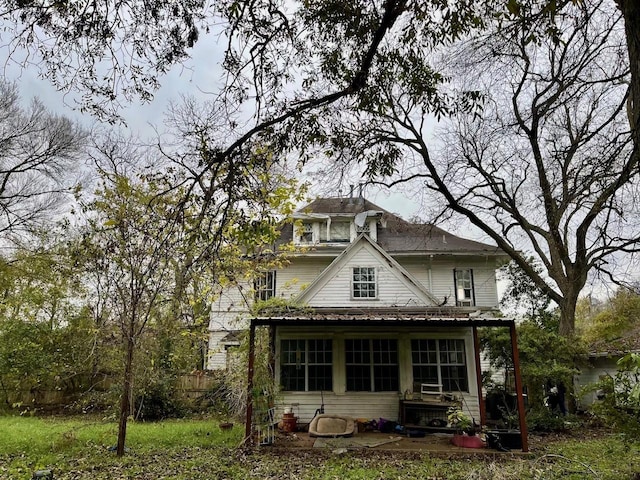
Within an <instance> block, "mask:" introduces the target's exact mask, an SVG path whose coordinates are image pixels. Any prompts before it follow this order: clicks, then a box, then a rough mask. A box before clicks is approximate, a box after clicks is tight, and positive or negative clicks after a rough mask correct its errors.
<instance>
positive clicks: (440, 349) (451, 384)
mask: <svg viewBox="0 0 640 480" xmlns="http://www.w3.org/2000/svg"><path fill="white" fill-rule="evenodd" d="M411 355H412V358H413V381H414V383H435V384H441V385H442V390H443V391H445V392H468V391H469V381H468V379H467V365H466V355H465V349H464V340H458V339H439V340H436V339H413V340H411Z"/></svg>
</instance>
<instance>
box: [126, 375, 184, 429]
mask: <svg viewBox="0 0 640 480" xmlns="http://www.w3.org/2000/svg"><path fill="white" fill-rule="evenodd" d="M135 411H136V418H138V419H141V420H151V421H156V420H164V419H167V418H180V417H183V416H184V415H185V414H186V409H185V407H184V405H183V404H182V401H181V399H180V398H178V397H177V396H176V394H175V388H174V385H173V382H172V381H170V380H169V381H168V380H160V381H156V382H154V383H151V384H149V385H148V386H147V387H146V388H145V389H144V390H143V391H142V392H140V393H139V394H138V395H137V397H136V399H135Z"/></svg>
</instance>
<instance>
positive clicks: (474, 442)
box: [451, 433, 485, 448]
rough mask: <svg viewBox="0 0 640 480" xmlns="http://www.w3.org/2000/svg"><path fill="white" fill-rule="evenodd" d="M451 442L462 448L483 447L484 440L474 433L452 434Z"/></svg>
mask: <svg viewBox="0 0 640 480" xmlns="http://www.w3.org/2000/svg"><path fill="white" fill-rule="evenodd" d="M451 443H453V444H454V445H455V446H456V447H464V448H484V446H485V445H484V442H483V441H482V440H481V439H480V437H477V436H475V435H473V436H469V435H464V434H458V433H456V434H454V435H453V438H452V439H451Z"/></svg>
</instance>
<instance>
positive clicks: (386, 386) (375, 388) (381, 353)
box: [345, 339, 399, 392]
mask: <svg viewBox="0 0 640 480" xmlns="http://www.w3.org/2000/svg"><path fill="white" fill-rule="evenodd" d="M345 355H346V367H347V390H348V391H352V392H397V391H398V389H399V384H398V342H397V340H390V339H350V340H345Z"/></svg>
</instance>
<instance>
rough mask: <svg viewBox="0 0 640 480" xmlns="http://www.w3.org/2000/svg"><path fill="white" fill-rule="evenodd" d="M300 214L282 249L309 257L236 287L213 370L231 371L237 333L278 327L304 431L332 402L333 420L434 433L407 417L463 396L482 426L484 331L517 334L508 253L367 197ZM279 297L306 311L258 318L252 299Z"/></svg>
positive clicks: (278, 375)
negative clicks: (501, 282)
mask: <svg viewBox="0 0 640 480" xmlns="http://www.w3.org/2000/svg"><path fill="white" fill-rule="evenodd" d="M294 217H295V220H296V222H295V224H293V225H292V224H289V225H287V226H285V227H284V229H283V231H282V236H281V241H282V242H293V244H294V245H295V246H297V247H299V250H297V252H298V253H295V254H294V255H293V256H292V257H291V258H290V261H289V263H288V265H287V266H286V268H282V269H280V270H277V271H269V272H264V273H262V274H261V275H260V276H258V277H257V279H256V281H255V284H254V285H252V286H248V285H245V286H240V288H233V289H228V290H226V291H225V292H223V294H222V295H221V297H220V300H219V301H218V302H217V304H216V305H215V306H214V309H213V310H214V311H213V314H212V318H211V324H210V331H211V343H210V351H211V352H212V354H211V356H210V364H209V367H210V368H212V369H213V368H224V365H225V347H226V346H229V345H233V344H235V343H236V342H237V339H236V337H235V336H234V334H233V332H235V331H237V330H239V329H246V328H247V327H250V329H251V330H252V334H253V333H255V329H256V328H262V327H268V328H269V329H270V332H271V338H272V342H271V344H272V347H271V348H272V349H273V359H274V360H273V363H274V365H273V367H274V368H273V371H274V375H275V380H276V383H277V384H278V385H279V386H280V391H281V394H280V396H279V397H280V402H281V403H282V405H288V406H292V408H293V409H294V412H295V413H296V416H297V417H298V418H299V421H300V422H309V421H310V420H311V419H312V418H313V416H314V414H315V412H316V411H317V410H318V408H319V407H320V406H321V405H322V404H324V410H325V412H331V413H335V414H340V415H347V416H351V417H356V418H380V417H383V418H387V419H392V420H396V421H402V422H403V423H414V424H419V423H422V424H425V425H426V423H428V421H429V419H428V418H426V417H421V415H422V414H421V413H420V412H418V411H412V410H411V408H409V409H407V407H408V406H409V405H410V404H411V405H413V403H412V402H415V401H417V400H418V399H419V398H421V395H422V391H423V390H425V389H426V390H429V391H430V393H431V394H430V395H429V398H435V397H437V396H438V394H439V393H442V398H449V399H452V398H455V399H456V401H458V402H461V403H462V405H463V409H464V410H465V411H466V412H468V413H469V414H471V415H472V416H473V417H474V419H475V420H476V421H477V422H478V423H480V422H481V420H482V417H483V415H484V414H483V411H482V410H483V409H482V401H481V398H482V397H481V383H480V365H479V351H478V339H477V327H480V326H499V325H502V326H512V325H513V321H512V320H507V319H501V318H496V313H495V311H496V308H497V304H498V294H497V288H496V268H497V267H498V266H500V265H501V264H503V263H504V262H506V261H507V260H508V258H507V256H506V255H505V253H504V252H502V251H501V250H500V249H498V248H497V247H495V246H492V245H487V244H484V243H480V242H476V241H472V240H466V239H463V238H460V237H458V236H455V235H452V234H450V233H448V232H446V231H444V230H442V229H440V228H438V227H436V226H433V225H428V224H414V223H410V222H407V221H405V220H403V219H402V218H400V217H398V216H396V215H393V214H391V213H389V212H387V211H385V210H383V209H382V208H380V207H378V206H376V205H374V204H372V203H370V202H369V201H367V200H365V199H363V198H320V199H317V200H315V201H313V202H312V203H310V204H309V205H307V206H306V207H304V208H302V209H300V210H299V211H298V212H296V213H295V214H294ZM270 297H284V298H288V299H290V300H291V302H292V303H293V304H296V305H299V306H300V307H304V308H301V309H300V310H295V309H294V310H292V311H291V312H288V313H286V314H278V315H269V316H260V315H256V316H253V317H252V316H251V315H250V314H249V312H248V308H247V303H248V302H251V301H253V300H254V299H262V300H264V299H268V298H270ZM513 331H515V330H513ZM434 391H435V392H436V394H435V395H434V394H433V392H434ZM414 406H415V405H414ZM410 410H411V411H410ZM443 411H446V410H443ZM407 416H409V417H411V418H407ZM440 416H442V413H441V414H440Z"/></svg>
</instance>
